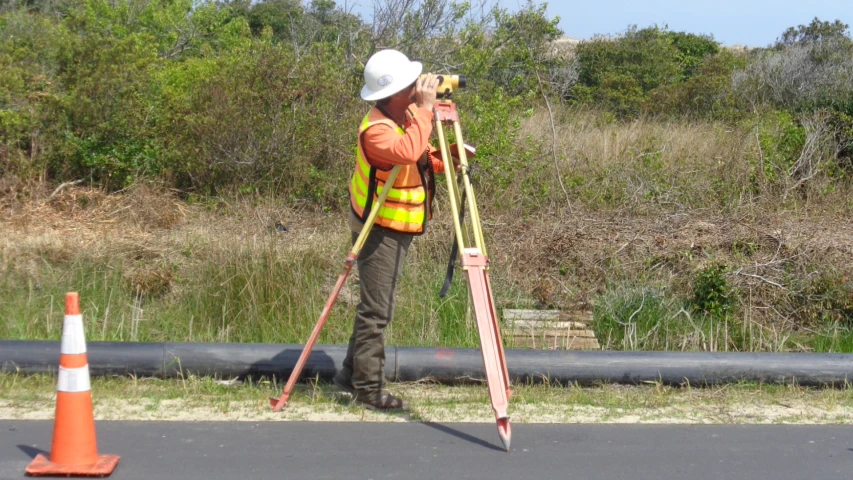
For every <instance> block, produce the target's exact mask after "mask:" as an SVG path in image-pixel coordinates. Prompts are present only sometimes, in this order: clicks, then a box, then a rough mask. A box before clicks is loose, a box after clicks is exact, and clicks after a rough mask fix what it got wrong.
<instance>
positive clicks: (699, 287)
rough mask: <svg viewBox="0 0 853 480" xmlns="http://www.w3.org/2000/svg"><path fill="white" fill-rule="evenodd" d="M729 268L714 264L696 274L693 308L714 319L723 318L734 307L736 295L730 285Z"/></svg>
mask: <svg viewBox="0 0 853 480" xmlns="http://www.w3.org/2000/svg"><path fill="white" fill-rule="evenodd" d="M727 275H728V267H726V266H725V265H722V264H719V263H712V264H710V265H708V266H706V267H704V268H702V269H701V270H699V271H698V272H697V274H696V277H695V279H694V280H693V299H692V304H693V308H694V309H695V310H696V311H698V312H701V313H704V314H707V315H711V316H712V317H717V318H719V317H723V316H725V315H726V314H727V313H729V312H730V311H731V309H732V307H733V306H734V301H735V295H734V293H733V292H732V288H731V286H730V285H729V280H728V277H727Z"/></svg>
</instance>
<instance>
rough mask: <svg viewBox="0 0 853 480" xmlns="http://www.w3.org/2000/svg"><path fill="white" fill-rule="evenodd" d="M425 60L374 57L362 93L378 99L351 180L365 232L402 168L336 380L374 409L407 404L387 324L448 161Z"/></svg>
mask: <svg viewBox="0 0 853 480" xmlns="http://www.w3.org/2000/svg"><path fill="white" fill-rule="evenodd" d="M422 69H423V67H422V65H421V64H420V63H419V62H412V61H409V59H408V58H407V57H406V56H405V55H403V54H402V53H400V52H398V51H396V50H382V51H380V52H377V53H376V54H374V55H373V56H372V57H370V59H369V60H368V61H367V64H366V65H365V69H364V82H365V85H364V88H362V90H361V98H362V99H364V100H367V101H375V102H376V104H375V105H374V107H373V108H372V109H371V110H370V111H369V112H368V114H367V116H365V117H364V120H363V121H362V124H361V126H360V128H359V135H358V149H357V154H356V166H355V173H354V174H353V176H352V180H351V182H350V204H351V207H352V208H351V212H350V219H349V224H350V229H351V230H352V239H353V242H355V239H356V238H357V237H358V234H359V233H360V232H361V229H362V226H363V225H364V220H366V219H367V217H368V215H369V214H370V210H371V209H372V208H374V203H373V202H374V200H375V199H376V198H377V197H378V194H379V193H380V192H381V191H382V189H383V188H387V187H388V185H386V184H385V180H387V178H388V175H389V173H390V171H391V168H392V167H394V166H395V165H401V166H402V168H401V169H400V173H399V174H398V176H397V179H396V181H395V182H394V184H393V186H392V187H391V188H392V189H391V191H390V192H389V194H388V198H387V200H386V201H385V204H384V205H383V207H382V208H381V209H380V211H379V214H378V216H377V218H376V224H375V225H374V226H373V229H372V230H371V232H370V235H369V236H368V237H367V241H366V243H365V245H364V247H363V248H362V250H361V253H360V254H359V257H358V273H359V279H360V293H361V301H360V303H359V305H358V310H357V313H356V316H355V322H354V324H353V333H352V336H351V337H350V341H349V347H348V349H347V356H346V359H345V360H344V363H343V368H342V369H341V371H340V372H338V374H337V375H336V376H335V378H334V383H335V385H337V386H338V388H340V389H341V390H344V391H346V392H349V393H351V394H352V395H353V397H354V399H355V401H356V402H358V403H360V404H362V405H364V406H365V407H367V408H370V409H373V410H381V411H387V410H400V409H405V408H407V405H406V403H405V402H404V401H403V400H401V399H399V398H396V397H394V396H393V395H391V393H389V392H388V391H386V390H384V384H385V378H384V375H383V367H384V366H385V336H384V329H385V327H386V326H387V325H388V323H389V322H390V321H391V318H392V317H393V314H394V294H395V291H396V288H397V280H398V279H399V277H400V272H401V270H402V267H403V262H404V261H405V259H406V253H407V252H408V250H409V245H410V244H411V242H412V239H413V238H414V237H415V236H416V235H420V234H423V233H424V232H425V231H426V223H427V220H428V219H429V218H430V204H431V202H432V196H433V194H434V189H435V182H434V180H433V174H434V173H441V172H443V170H444V165H443V163H442V161H441V156H440V153H439V152H438V151H437V150H436V149H435V148H433V147H432V146H431V145H430V144H429V137H430V135H431V134H432V125H433V124H432V122H433V105H434V104H435V101H436V89H437V87H438V80H437V79H436V77H435V76H434V75H432V74H428V75H425V76H424V78H423V79H419V77H420V75H421V71H422Z"/></svg>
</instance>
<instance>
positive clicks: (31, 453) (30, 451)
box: [18, 445, 50, 459]
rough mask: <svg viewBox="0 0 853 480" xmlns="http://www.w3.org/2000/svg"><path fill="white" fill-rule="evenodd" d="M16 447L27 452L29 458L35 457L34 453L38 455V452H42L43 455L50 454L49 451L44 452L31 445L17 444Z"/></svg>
mask: <svg viewBox="0 0 853 480" xmlns="http://www.w3.org/2000/svg"><path fill="white" fill-rule="evenodd" d="M18 449H19V450H20V451H22V452H24V453H25V454H27V456H28V457H30V458H31V459H33V458H36V455H39V454H42V455H45V456H48V455H50V453H49V452H46V451H44V450H42V449H40V448H36V447H31V446H29V445H18Z"/></svg>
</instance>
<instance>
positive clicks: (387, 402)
mask: <svg viewBox="0 0 853 480" xmlns="http://www.w3.org/2000/svg"><path fill="white" fill-rule="evenodd" d="M354 399H355V402H356V403H358V404H361V405H364V406H365V408H368V409H370V410H374V411H377V412H393V411H399V410H408V409H409V404H408V403H407V402H406V401H405V400H403V399H402V398H397V397H395V396H394V395H391V393H390V392H388V391H382V392H381V393H378V394H377V393H372V394H368V393H361V392H356V394H355V397H354Z"/></svg>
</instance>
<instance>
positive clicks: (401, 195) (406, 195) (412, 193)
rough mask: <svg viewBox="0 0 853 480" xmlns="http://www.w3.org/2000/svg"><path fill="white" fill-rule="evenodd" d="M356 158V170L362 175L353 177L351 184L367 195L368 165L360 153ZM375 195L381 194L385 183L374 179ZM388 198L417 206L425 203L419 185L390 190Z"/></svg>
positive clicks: (423, 194) (424, 195) (424, 196)
mask: <svg viewBox="0 0 853 480" xmlns="http://www.w3.org/2000/svg"><path fill="white" fill-rule="evenodd" d="M357 157H358V169H359V171H360V172H361V173H362V175H357V174H356V175H353V176H352V183H353V186H354V187H357V188H358V190H359V191H362V192H365V193H364V194H365V195H366V194H367V180H366V179H369V178H370V165H369V164H368V163H367V162H365V161H364V159H363V158H361V152H359V153H358V154H357ZM376 180H377V181H376V195H380V194H381V193H382V189H383V188H384V185H385V182H383V181H382V180H380V179H378V178H377V179H376ZM388 198H389V199H391V200H393V201H395V202H397V203H410V204H413V205H415V204H419V203H424V201H426V192H424V191H423V188H421V186H420V185H418V186H417V187H410V188H391V191H390V192H388Z"/></svg>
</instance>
